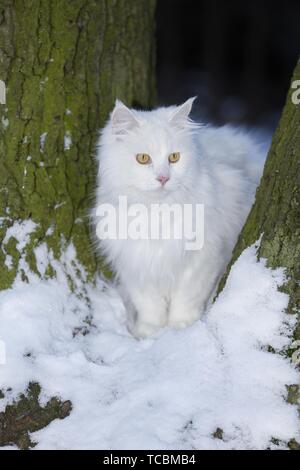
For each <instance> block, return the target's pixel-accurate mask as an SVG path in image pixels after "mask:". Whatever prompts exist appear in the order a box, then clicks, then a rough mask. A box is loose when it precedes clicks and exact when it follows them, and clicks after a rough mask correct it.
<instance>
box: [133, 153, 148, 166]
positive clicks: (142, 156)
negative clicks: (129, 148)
mask: <svg viewBox="0 0 300 470" xmlns="http://www.w3.org/2000/svg"><path fill="white" fill-rule="evenodd" d="M135 158H136V161H137V162H138V163H140V164H141V165H148V164H149V163H151V157H150V155H147V153H138V154H137V156H136V157H135Z"/></svg>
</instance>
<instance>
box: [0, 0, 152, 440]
mask: <svg viewBox="0 0 300 470" xmlns="http://www.w3.org/2000/svg"><path fill="white" fill-rule="evenodd" d="M154 9H155V0H114V1H112V0H72V1H70V0H26V1H25V0H0V80H2V81H3V82H5V84H6V97H7V101H6V104H0V289H6V288H9V287H10V286H11V285H12V283H13V281H14V280H15V279H16V277H17V276H20V277H21V279H23V280H24V281H26V280H27V271H28V269H30V270H31V271H33V272H35V273H36V274H37V275H39V276H40V277H46V278H47V277H53V276H55V267H53V266H52V264H51V261H49V262H48V263H49V264H48V266H47V267H46V269H43V272H40V267H39V266H38V264H37V262H36V256H35V253H36V250H37V249H38V248H39V247H41V246H42V245H43V247H45V244H46V249H47V250H48V252H49V253H52V254H53V256H52V258H51V257H49V259H50V260H51V259H56V260H58V259H60V256H61V254H62V253H63V251H64V247H66V246H67V245H69V244H70V243H72V244H73V245H74V248H75V258H76V259H77V260H78V261H79V262H80V263H81V265H82V266H83V267H84V268H85V271H86V273H87V275H88V278H89V279H90V280H91V279H93V276H94V274H95V272H96V269H97V260H96V259H95V255H94V253H93V250H92V247H91V243H90V238H89V228H88V222H87V220H88V218H87V214H88V208H89V206H90V205H91V201H92V197H91V196H92V194H93V190H94V184H95V173H96V168H95V164H94V161H93V152H94V145H95V140H96V136H97V131H98V129H99V128H101V126H102V125H103V124H104V122H105V120H106V119H107V117H108V113H109V111H110V110H111V109H112V106H113V103H114V100H115V99H116V98H117V97H118V98H120V99H122V100H124V101H125V102H126V103H127V104H128V105H132V104H135V105H140V106H149V105H151V104H152V103H153V100H154V97H155V91H154V90H155V80H154V66H155V61H154ZM52 263H53V261H52ZM27 267H28V269H27ZM62 268H63V269H64V266H63V264H62ZM71 281H72V279H71ZM39 393H40V388H39V385H38V384H29V388H28V391H27V394H24V395H22V396H21V397H20V398H19V400H18V401H17V402H15V403H13V404H12V405H9V406H7V407H6V410H5V411H4V412H2V413H0V446H1V445H8V444H12V443H15V444H17V445H18V446H19V447H21V448H28V447H30V446H32V445H33V444H32V443H31V441H30V438H29V435H28V432H30V431H35V430H37V429H40V428H42V427H44V426H45V425H46V424H48V423H49V422H50V421H52V420H53V419H55V418H64V417H65V416H67V415H68V414H69V413H70V410H71V407H72V405H71V403H70V402H60V401H59V399H58V398H56V397H53V398H52V399H51V400H50V401H49V402H48V403H47V405H46V406H45V407H41V406H40V405H39V401H38V396H39ZM3 397H4V395H3V392H2V391H1V390H0V399H1V398H3Z"/></svg>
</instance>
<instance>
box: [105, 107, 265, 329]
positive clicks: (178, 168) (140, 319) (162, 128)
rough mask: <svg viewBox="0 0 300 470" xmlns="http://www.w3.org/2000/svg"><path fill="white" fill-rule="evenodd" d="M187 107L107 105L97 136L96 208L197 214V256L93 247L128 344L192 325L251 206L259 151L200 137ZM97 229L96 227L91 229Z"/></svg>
mask: <svg viewBox="0 0 300 470" xmlns="http://www.w3.org/2000/svg"><path fill="white" fill-rule="evenodd" d="M193 101H194V98H191V99H189V100H188V101H186V102H185V103H184V104H183V105H181V106H179V107H176V106H171V107H167V108H158V109H156V110H154V111H136V110H131V109H128V108H127V107H126V106H125V105H124V104H123V103H121V102H120V101H117V102H116V105H115V108H114V110H113V111H112V113H111V116H110V119H109V121H108V123H107V125H106V126H105V128H104V129H103V131H102V134H101V137H100V140H99V148H98V155H97V157H98V159H99V175H98V185H97V192H96V198H97V206H98V205H99V204H103V203H110V204H112V205H114V206H115V207H116V208H118V201H119V200H118V198H119V196H120V195H121V196H127V198H128V203H129V204H133V203H141V204H144V205H146V206H147V207H150V205H151V204H152V203H168V204H173V203H180V204H187V203H189V204H193V205H195V204H197V203H199V204H204V246H203V248H202V249H201V250H198V251H187V250H186V249H185V240H183V239H182V240H132V239H127V240H121V239H117V240H102V241H100V240H99V249H100V251H101V253H102V254H103V253H104V255H105V256H106V257H107V260H108V261H109V263H110V264H111V266H112V268H113V271H114V272H115V274H116V279H117V280H118V284H119V287H120V292H121V295H122V298H123V300H124V303H125V306H126V310H127V314H128V328H129V330H130V331H131V332H132V333H133V334H134V335H135V336H137V337H145V336H148V335H151V334H153V333H154V332H155V331H157V330H158V329H159V328H162V327H164V326H167V325H168V326H171V327H175V328H181V327H184V326H187V325H190V324H191V323H193V322H194V321H195V320H197V319H199V318H200V317H201V315H202V314H203V312H204V311H205V308H206V307H207V304H208V302H209V300H210V299H211V298H212V296H213V294H214V291H215V289H216V286H217V283H218V281H219V279H220V276H221V275H222V274H223V272H224V270H225V268H226V265H227V263H228V261H229V260H230V257H231V253H232V249H233V247H234V245H235V243H236V240H237V236H238V234H239V232H240V230H241V228H242V226H243V224H244V222H245V218H246V216H247V214H248V212H249V210H250V207H251V205H252V202H253V200H254V194H255V189H256V186H257V184H258V182H259V178H260V175H261V171H262V165H263V158H262V152H261V149H260V147H259V146H258V145H257V144H256V143H255V142H254V141H253V140H252V139H251V138H250V137H249V135H247V134H246V133H245V132H242V131H237V130H236V129H234V128H232V127H230V126H224V127H221V128H213V127H204V126H201V125H199V124H196V123H194V122H192V121H191V120H190V119H189V114H190V111H191V108H192V104H193ZM96 222H97V220H96Z"/></svg>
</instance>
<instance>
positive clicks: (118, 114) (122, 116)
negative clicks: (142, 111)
mask: <svg viewBox="0 0 300 470" xmlns="http://www.w3.org/2000/svg"><path fill="white" fill-rule="evenodd" d="M110 120H111V124H112V129H113V132H114V134H116V135H122V134H125V133H126V131H128V130H131V129H134V128H135V127H138V126H139V121H138V120H137V118H136V117H135V115H134V114H133V112H132V111H131V110H130V109H129V108H127V106H125V104H124V103H122V101H120V100H116V104H115V107H114V109H113V111H112V113H111V116H110Z"/></svg>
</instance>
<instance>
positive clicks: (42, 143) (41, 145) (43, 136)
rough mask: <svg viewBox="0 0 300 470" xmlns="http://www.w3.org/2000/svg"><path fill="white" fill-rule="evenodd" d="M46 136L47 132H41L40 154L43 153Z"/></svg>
mask: <svg viewBox="0 0 300 470" xmlns="http://www.w3.org/2000/svg"><path fill="white" fill-rule="evenodd" d="M47 134H48V133H47V132H43V134H41V135H40V151H41V153H43V152H44V148H45V142H46V137H47Z"/></svg>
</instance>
